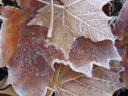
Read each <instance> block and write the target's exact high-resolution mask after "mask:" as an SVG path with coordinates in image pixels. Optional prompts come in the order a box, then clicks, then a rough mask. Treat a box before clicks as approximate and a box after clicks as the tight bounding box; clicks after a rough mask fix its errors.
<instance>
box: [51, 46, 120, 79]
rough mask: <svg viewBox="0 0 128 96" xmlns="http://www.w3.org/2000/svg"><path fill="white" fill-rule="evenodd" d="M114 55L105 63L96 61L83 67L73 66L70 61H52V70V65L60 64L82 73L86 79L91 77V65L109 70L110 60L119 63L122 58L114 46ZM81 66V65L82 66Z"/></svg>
mask: <svg viewBox="0 0 128 96" xmlns="http://www.w3.org/2000/svg"><path fill="white" fill-rule="evenodd" d="M114 51H115V52H114V53H115V57H112V58H110V59H107V61H105V62H96V61H92V62H90V63H89V64H84V66H75V65H74V64H73V63H71V62H70V61H65V60H59V59H54V60H53V62H52V69H53V70H54V71H55V68H54V64H55V63H62V64H64V65H69V66H70V68H71V69H72V70H74V71H76V72H80V73H84V74H85V75H87V76H88V77H92V69H93V64H95V65H98V66H101V67H104V68H107V69H110V66H109V62H110V60H119V61H121V60H122V58H121V56H120V55H119V54H118V52H117V49H116V48H115V46H114ZM82 65H83V64H82Z"/></svg>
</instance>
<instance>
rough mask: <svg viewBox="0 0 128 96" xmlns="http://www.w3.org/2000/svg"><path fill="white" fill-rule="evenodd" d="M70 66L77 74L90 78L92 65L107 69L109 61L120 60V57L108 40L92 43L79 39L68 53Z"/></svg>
mask: <svg viewBox="0 0 128 96" xmlns="http://www.w3.org/2000/svg"><path fill="white" fill-rule="evenodd" d="M69 56H70V62H71V63H72V64H70V66H71V67H72V68H73V70H75V71H77V72H82V73H85V74H86V75H87V76H89V77H90V76H91V75H92V74H91V73H92V67H93V64H95V65H98V66H102V67H104V68H110V67H109V61H110V60H112V59H118V60H119V59H120V56H119V54H118V52H117V50H116V48H115V47H114V45H113V43H112V42H111V41H110V40H105V41H100V42H97V43H95V42H92V41H91V40H89V39H85V38H84V37H80V38H78V39H76V41H75V42H74V43H73V45H72V48H71V51H70V54H69Z"/></svg>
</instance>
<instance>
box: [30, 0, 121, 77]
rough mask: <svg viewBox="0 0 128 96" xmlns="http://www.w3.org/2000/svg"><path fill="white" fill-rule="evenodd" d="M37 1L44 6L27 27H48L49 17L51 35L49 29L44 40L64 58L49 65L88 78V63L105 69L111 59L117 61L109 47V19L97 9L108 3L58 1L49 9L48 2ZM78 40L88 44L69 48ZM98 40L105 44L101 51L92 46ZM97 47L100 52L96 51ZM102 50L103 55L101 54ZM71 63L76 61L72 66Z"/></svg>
mask: <svg viewBox="0 0 128 96" xmlns="http://www.w3.org/2000/svg"><path fill="white" fill-rule="evenodd" d="M39 1H41V2H43V3H44V4H46V5H45V6H44V7H43V8H41V9H40V10H38V12H39V14H37V15H36V16H35V18H33V19H32V20H31V21H30V22H29V23H28V25H40V26H46V27H49V25H50V24H51V22H52V21H50V20H51V18H52V17H51V15H52V13H53V16H54V19H53V20H54V22H53V24H54V25H53V26H52V27H53V30H52V31H53V33H50V32H52V31H50V30H51V29H52V28H51V27H50V28H49V33H48V35H47V37H49V36H50V37H51V38H48V45H51V44H52V45H54V46H56V48H57V49H61V51H62V52H63V53H64V56H65V60H62V61H61V60H59V59H57V60H54V61H53V64H54V63H55V62H57V63H64V64H66V65H68V64H69V65H70V67H71V68H72V69H73V70H74V71H77V72H81V73H85V74H86V75H87V76H89V77H91V74H92V73H91V71H92V67H93V66H92V63H96V64H97V65H99V66H103V67H106V68H109V64H108V63H109V61H110V60H111V59H117V60H121V58H120V56H119V54H118V52H117V50H116V48H115V47H114V44H113V43H114V42H113V41H114V36H113V34H112V33H111V31H110V27H109V26H108V20H109V19H110V18H109V17H107V16H106V15H105V14H104V13H103V11H102V9H101V7H103V5H105V4H106V3H107V2H108V1H109V0H103V1H95V2H94V1H90V0H89V1H88V0H86V1H84V0H76V1H74V0H67V1H65V0H61V1H60V2H61V3H60V2H57V1H54V2H53V6H51V4H52V2H50V1H49V0H48V1H43V0H39ZM50 6H51V7H53V9H54V10H51V8H50ZM79 6H81V7H79ZM96 14H97V15H96ZM81 36H84V37H85V38H89V39H90V41H89V43H87V42H88V39H87V41H86V40H84V42H83V43H82V44H81V45H79V44H76V43H75V45H73V44H74V43H73V42H77V41H75V40H76V39H77V38H78V37H81ZM106 39H107V40H108V39H109V40H110V41H108V42H111V44H108V43H107V40H106ZM102 40H106V41H104V43H105V44H103V45H102V46H103V47H102V46H99V45H97V43H95V44H93V43H94V42H98V41H99V42H100V41H102ZM111 40H112V41H111ZM91 41H93V42H91ZM91 43H92V44H91ZM86 44H89V45H87V47H86V48H85V49H82V48H81V46H83V45H86ZM106 44H108V45H106ZM93 45H94V46H93ZM72 46H73V47H72ZM74 46H76V47H74ZM95 46H96V47H95ZM100 47H102V48H101V49H100ZM98 48H99V49H98ZM93 49H94V50H93ZM102 49H103V52H102V51H101V50H102ZM70 51H71V52H70ZM80 51H81V52H80ZM92 51H94V52H92ZM84 53H86V54H84ZM100 54H101V55H100ZM94 55H95V56H94ZM74 60H76V62H75V61H74Z"/></svg>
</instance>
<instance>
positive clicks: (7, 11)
mask: <svg viewBox="0 0 128 96" xmlns="http://www.w3.org/2000/svg"><path fill="white" fill-rule="evenodd" d="M0 10H1V11H0V13H1V16H2V17H4V20H3V21H4V22H3V24H2V27H1V30H0V31H1V35H2V36H1V40H0V42H1V43H0V45H1V56H0V58H1V61H0V63H1V64H0V66H5V64H9V63H10V59H11V58H12V55H13V52H14V51H15V49H16V46H17V42H18V35H19V30H20V27H21V26H22V24H23V22H24V18H23V16H21V12H20V11H19V10H18V9H16V8H13V7H9V6H7V7H1V8H0ZM15 18H18V19H15ZM12 22H13V23H12Z"/></svg>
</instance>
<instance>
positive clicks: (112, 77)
mask: <svg viewBox="0 0 128 96" xmlns="http://www.w3.org/2000/svg"><path fill="white" fill-rule="evenodd" d="M55 68H56V72H55V77H54V80H55V83H54V89H55V92H56V96H112V94H113V92H114V91H115V90H116V89H118V88H120V87H121V86H123V84H121V83H120V82H119V81H118V79H119V75H118V73H114V72H112V71H109V70H103V69H102V68H101V67H98V68H96V69H94V74H93V75H94V76H99V78H100V79H99V78H96V77H93V78H92V79H90V78H87V77H85V76H84V74H78V73H76V72H74V71H72V70H71V69H70V68H69V67H68V66H64V65H62V64H61V65H55ZM99 69H101V70H100V71H101V72H100V73H98V72H97V71H98V70H99ZM102 72H103V73H102ZM100 74H103V75H105V76H106V77H105V76H104V77H105V78H104V77H103V78H102V76H103V75H101V76H100Z"/></svg>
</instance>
